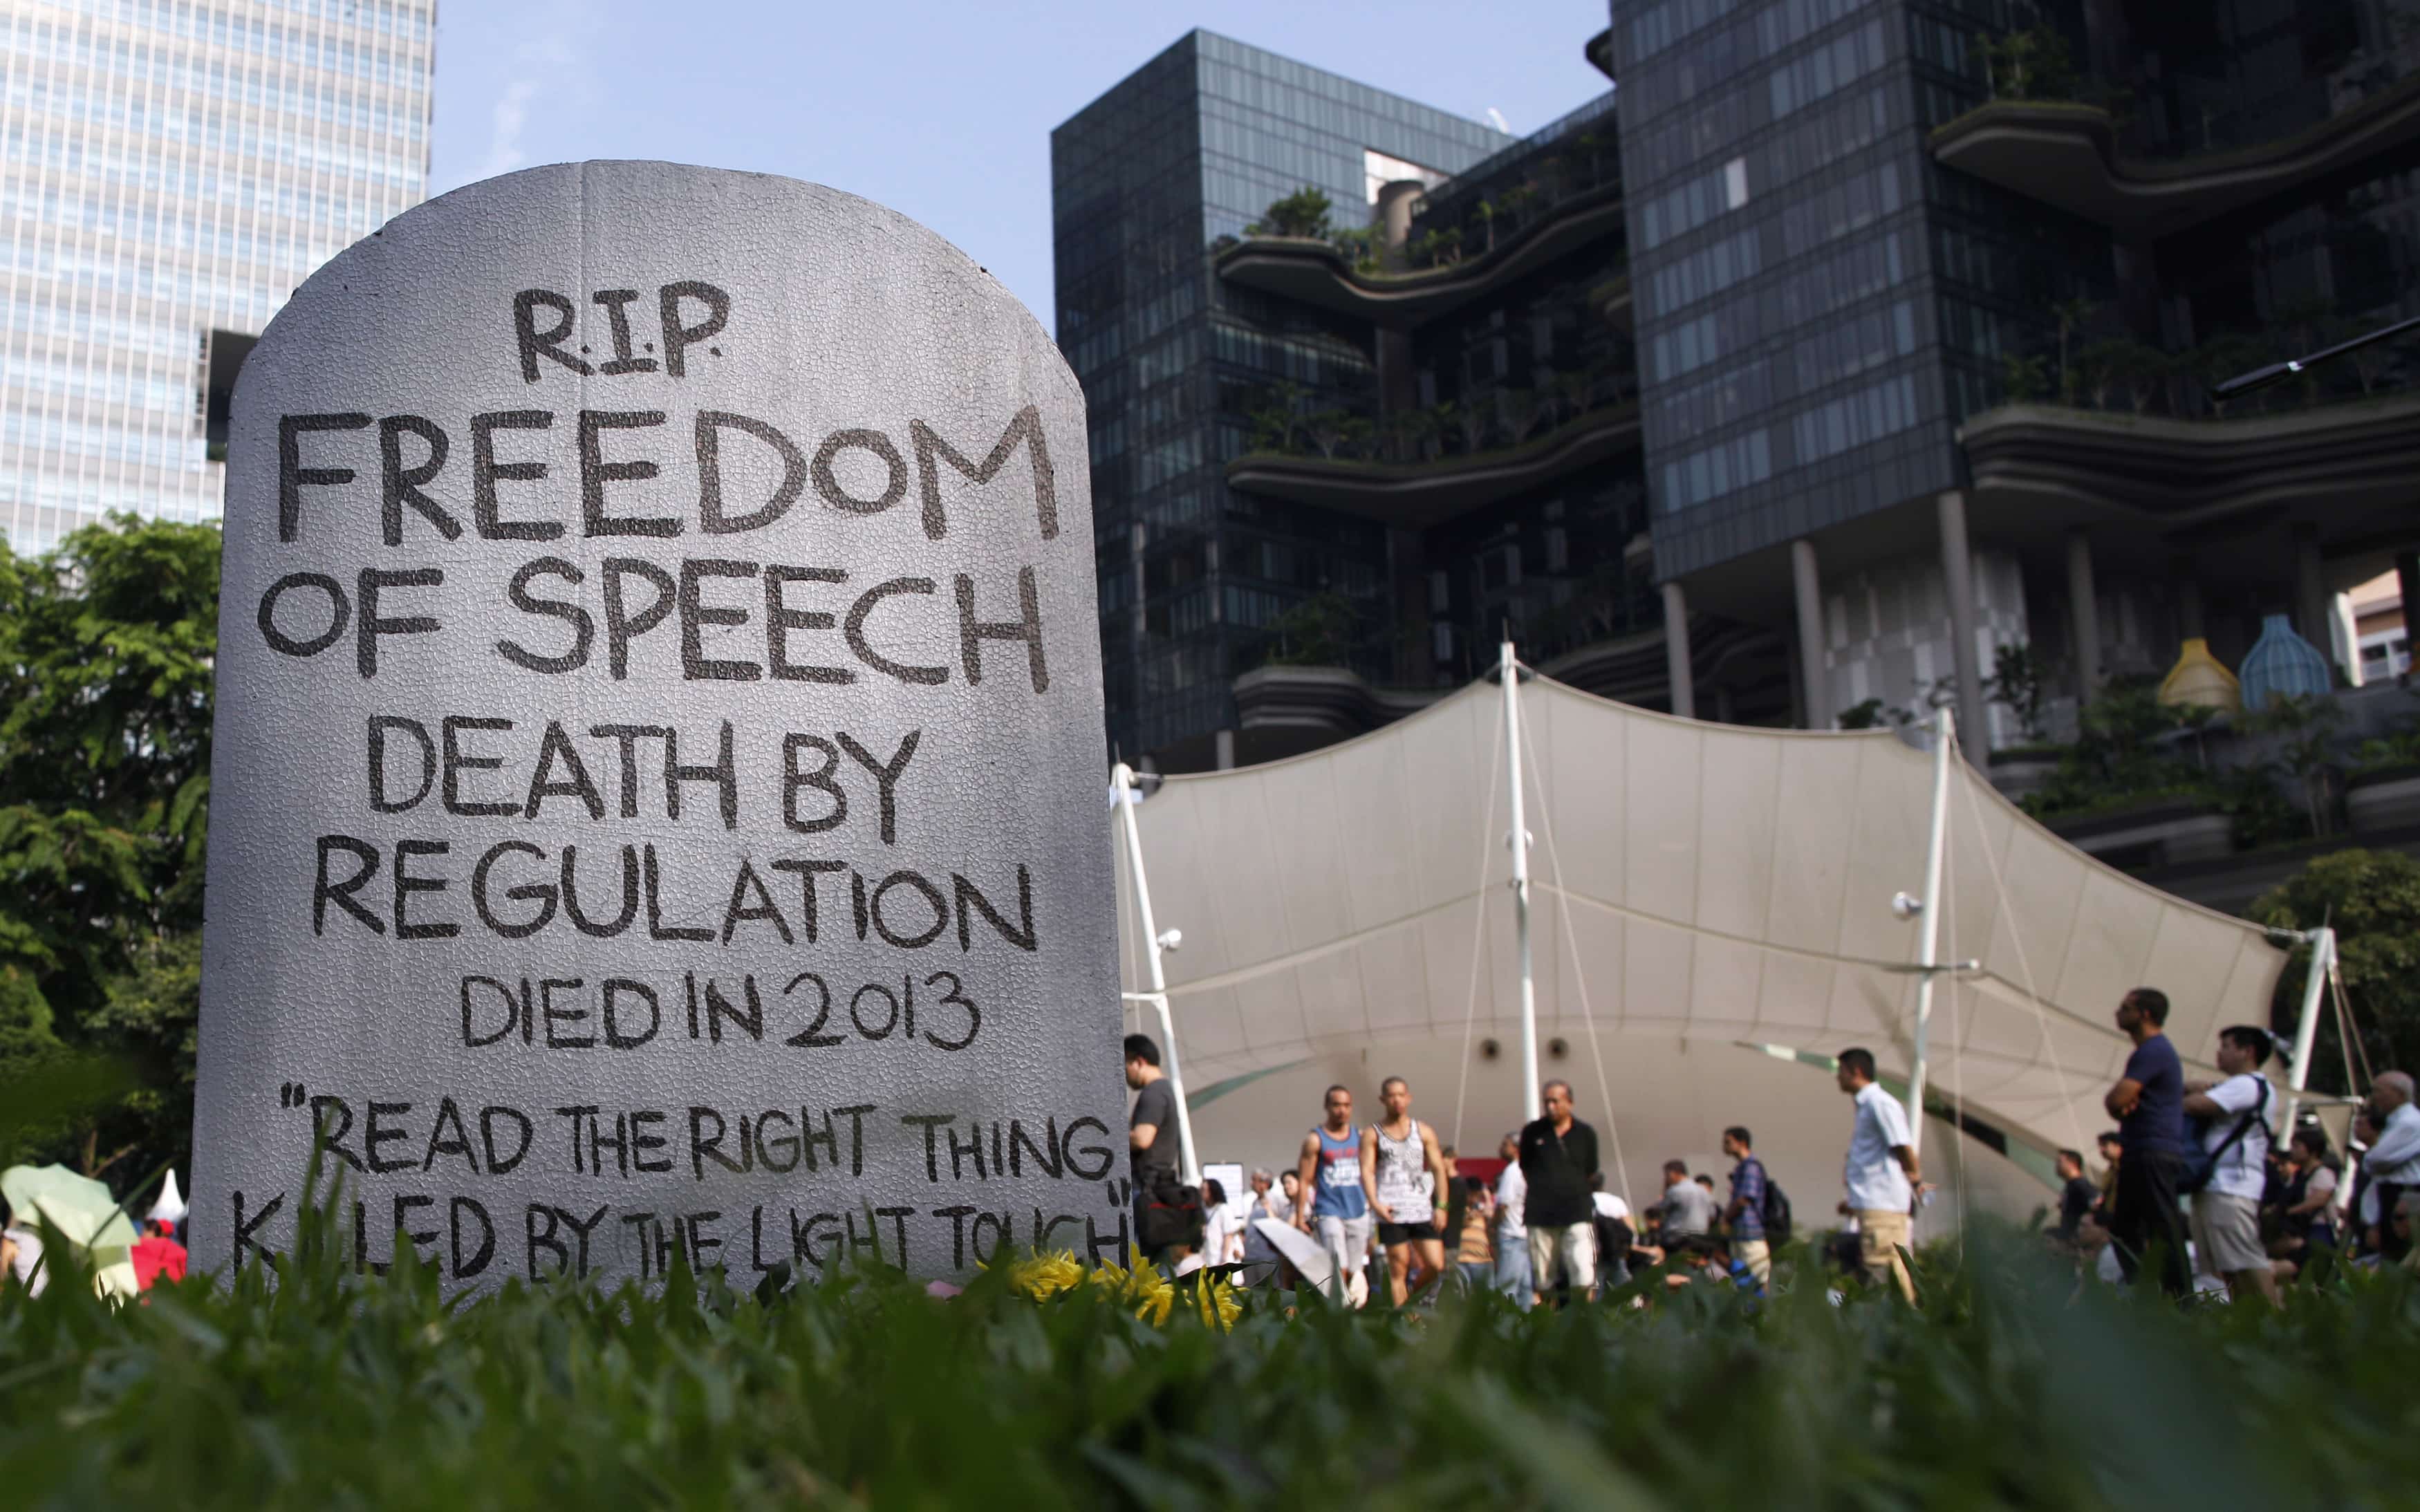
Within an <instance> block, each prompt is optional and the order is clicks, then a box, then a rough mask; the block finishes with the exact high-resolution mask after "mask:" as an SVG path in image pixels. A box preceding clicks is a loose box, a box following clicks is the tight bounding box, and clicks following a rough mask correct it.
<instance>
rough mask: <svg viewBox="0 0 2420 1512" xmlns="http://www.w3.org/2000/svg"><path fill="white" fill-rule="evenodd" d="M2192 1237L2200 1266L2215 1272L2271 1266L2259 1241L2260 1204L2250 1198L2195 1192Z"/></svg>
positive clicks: (2266, 1250) (2266, 1251)
mask: <svg viewBox="0 0 2420 1512" xmlns="http://www.w3.org/2000/svg"><path fill="white" fill-rule="evenodd" d="M2193 1239H2194V1249H2195V1251H2196V1252H2197V1256H2196V1257H2197V1258H2199V1259H2200V1261H2201V1268H2202V1269H2203V1270H2205V1271H2208V1272H2210V1273H2211V1274H2212V1275H2228V1274H2231V1273H2235V1272H2239V1271H2266V1270H2268V1269H2269V1251H2268V1249H2267V1248H2266V1247H2264V1246H2263V1245H2262V1244H2261V1242H2260V1204H2259V1203H2258V1202H2257V1201H2255V1200H2254V1199H2252V1198H2251V1197H2239V1196H2235V1195H2234V1194H2233V1193H2230V1192H2196V1193H2195V1194H2194V1199H2193Z"/></svg>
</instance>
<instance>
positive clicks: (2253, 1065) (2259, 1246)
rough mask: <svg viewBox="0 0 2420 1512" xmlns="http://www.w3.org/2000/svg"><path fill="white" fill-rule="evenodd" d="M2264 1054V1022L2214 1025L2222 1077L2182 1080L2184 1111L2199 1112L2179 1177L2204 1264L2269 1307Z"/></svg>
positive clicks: (2273, 1291)
mask: <svg viewBox="0 0 2420 1512" xmlns="http://www.w3.org/2000/svg"><path fill="white" fill-rule="evenodd" d="M2268 1058H2269V1034H2268V1031H2266V1030H2265V1029H2257V1028H2254V1027H2252V1026H2249V1025H2242V1024H2238V1025H2234V1026H2229V1027H2227V1028H2224V1029H2221V1030H2219V1031H2218V1069H2219V1070H2220V1071H2222V1072H2226V1077H2225V1079H2224V1080H2221V1081H2218V1082H2215V1083H2211V1082H2187V1083H2186V1084H2185V1099H2184V1111H2185V1116H2186V1117H2187V1118H2189V1119H2202V1120H2204V1122H2203V1126H2202V1134H2201V1152H2202V1158H2201V1160H2200V1161H2198V1162H2196V1163H2195V1164H2194V1165H2192V1166H2191V1167H2189V1169H2188V1170H2187V1173H2186V1177H2185V1184H2186V1185H2187V1186H2188V1187H2189V1188H2191V1189H2192V1191H2193V1237H2194V1249H2195V1253H2196V1254H2197V1255H2198V1257H2200V1260H2201V1263H2202V1266H2203V1268H2204V1269H2206V1270H2209V1271H2211V1272H2213V1273H2216V1274H2218V1275H2221V1276H2224V1277H2225V1278H2226V1294H2227V1295H2228V1296H2229V1297H2230V1298H2233V1299H2234V1300H2235V1301H2237V1302H2242V1300H2243V1299H2244V1298H2245V1297H2246V1296H2247V1295H2252V1294H2255V1293H2257V1295H2259V1296H2260V1297H2262V1298H2264V1299H2265V1300H2266V1301H2267V1302H2268V1303H2269V1304H2270V1305H2271V1306H2275V1305H2276V1304H2277V1278H2276V1275H2275V1273H2273V1272H2272V1271H2271V1269H2270V1266H2269V1250H2268V1247H2267V1246H2266V1245H2264V1244H2263V1243H2261V1242H2260V1194H2261V1189H2262V1187H2263V1185H2264V1184H2265V1181H2266V1178H2267V1167H2268V1163H2269V1110H2270V1106H2271V1103H2272V1099H2271V1097H2270V1088H2269V1079H2268V1078H2267V1077H2265V1076H2263V1075H2261V1074H2260V1066H2261V1064H2262V1063H2263V1062H2264V1061H2266V1060H2267V1059H2268ZM2127 1158H2128V1159H2130V1160H2131V1159H2132V1158H2133V1152H2132V1151H2129V1152H2128V1157H2127Z"/></svg>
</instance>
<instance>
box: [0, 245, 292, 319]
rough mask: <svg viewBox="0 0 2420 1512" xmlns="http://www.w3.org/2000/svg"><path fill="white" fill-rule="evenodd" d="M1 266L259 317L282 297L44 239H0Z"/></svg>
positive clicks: (264, 288) (260, 287)
mask: <svg viewBox="0 0 2420 1512" xmlns="http://www.w3.org/2000/svg"><path fill="white" fill-rule="evenodd" d="M0 268H12V269H14V270H17V271H18V272H21V273H35V274H39V275H40V276H42V277H45V278H54V279H57V280H60V281H61V282H65V283H73V284H75V285H78V286H79V289H80V291H82V292H87V293H106V292H111V291H117V292H123V293H127V294H132V295H133V296H134V297H136V298H137V299H153V300H163V301H175V302H176V303H178V304H179V305H182V306H186V307H188V308H190V307H192V306H193V305H194V301H202V302H203V304H204V305H205V306H206V307H207V308H209V309H211V310H214V311H218V310H224V311H229V312H240V311H247V310H255V309H257V310H261V311H263V312H264V313H263V314H262V315H261V318H262V319H263V320H266V319H267V318H268V316H267V314H266V313H265V312H266V310H267V308H268V305H269V302H270V301H271V300H272V299H273V300H274V301H276V302H277V303H278V304H281V305H282V304H283V303H285V300H286V296H285V293H284V292H283V291H279V292H277V293H275V294H272V293H271V289H270V286H269V285H266V284H254V283H249V282H246V281H244V280H241V279H232V280H230V279H219V278H213V277H211V276H210V275H209V274H208V273H196V272H195V271H194V270H192V269H190V268H174V269H171V268H163V267H161V266H160V265H158V264H156V263H154V262H152V261H151V260H150V259H149V258H140V259H135V258H122V257H111V256H104V255H98V254H89V253H86V252H85V251H83V250H81V249H75V248H62V247H56V246H54V245H52V244H51V243H49V242H33V241H23V242H18V241H11V240H7V239H0ZM238 323H239V324H240V323H241V322H240V321H239V322H238Z"/></svg>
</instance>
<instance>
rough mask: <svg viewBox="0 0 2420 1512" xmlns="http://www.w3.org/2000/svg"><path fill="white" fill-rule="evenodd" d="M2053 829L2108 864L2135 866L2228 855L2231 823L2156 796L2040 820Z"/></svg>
mask: <svg viewBox="0 0 2420 1512" xmlns="http://www.w3.org/2000/svg"><path fill="white" fill-rule="evenodd" d="M2045 823H2046V824H2047V825H2049V827H2050V830H2051V832H2052V833H2053V834H2055V835H2056V836H2058V838H2059V839H2061V840H2063V841H2067V842H2068V843H2069V844H2070V845H2072V846H2074V847H2075V848H2076V849H2077V850H2080V851H2083V852H2085V853H2086V855H2089V856H2093V857H2094V858H2096V859H2098V860H2102V861H2106V862H2107V863H2109V864H2110V865H2111V866H2116V867H2126V868H2130V869H2139V868H2142V867H2152V866H2175V865H2178V864H2179V863H2180V862H2186V861H2208V860H2214V859H2216V858H2217V857H2219V856H2228V855H2231V854H2233V852H2234V850H2235V822H2234V821H2233V820H2231V819H2229V818H2228V817H2227V816H2226V814H2225V813H2224V812H2222V811H2221V810H2219V809H2217V808H2216V807H2214V806H2212V805H2211V804H2207V803H2201V802H2198V801H2195V800H2194V799H2190V798H2155V799H2153V800H2151V801H2149V802H2148V803H2141V804H2136V805H2133V806H2132V807H2130V808H2125V809H2118V810H2111V811H2108V812H2105V813H2093V814H2078V815H2076V816H2074V817H2072V818H2063V819H2052V820H2048V821H2045Z"/></svg>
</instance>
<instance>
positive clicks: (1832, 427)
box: [1790, 375, 1918, 464]
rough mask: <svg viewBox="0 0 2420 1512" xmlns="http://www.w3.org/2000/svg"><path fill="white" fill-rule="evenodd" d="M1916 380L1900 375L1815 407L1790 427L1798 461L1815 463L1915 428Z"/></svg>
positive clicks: (1800, 416) (1795, 420)
mask: <svg viewBox="0 0 2420 1512" xmlns="http://www.w3.org/2000/svg"><path fill="white" fill-rule="evenodd" d="M1917 418H1918V417H1917V414H1916V379H1915V378H1909V377H1906V376H1904V375H1902V376H1900V377H1899V378H1885V379H1884V380H1883V381H1882V382H1880V383H1877V384H1875V385H1873V386H1872V387H1870V388H1868V389H1862V390H1860V391H1858V392H1857V393H1849V394H1843V395H1841V396H1840V397H1839V398H1838V399H1834V400H1832V401H1830V402H1829V403H1826V404H1820V405H1817V406H1816V407H1815V408H1813V409H1808V410H1807V411H1806V412H1805V413H1803V414H1801V415H1799V416H1797V417H1796V418H1795V419H1793V420H1792V421H1791V423H1790V428H1791V440H1792V441H1793V442H1794V443H1795V444H1796V447H1797V452H1798V460H1799V461H1800V462H1801V463H1802V464H1803V463H1807V462H1819V461H1822V460H1823V458H1824V457H1827V456H1835V455H1838V454H1839V453H1842V452H1845V451H1847V450H1849V449H1850V448H1851V447H1853V446H1863V445H1865V444H1867V443H1868V442H1869V441H1877V440H1882V439H1883V438H1884V437H1885V436H1895V435H1897V434H1899V433H1900V431H1903V430H1905V429H1907V428H1908V427H1909V426H1911V425H1913V424H1916V420H1917Z"/></svg>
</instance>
